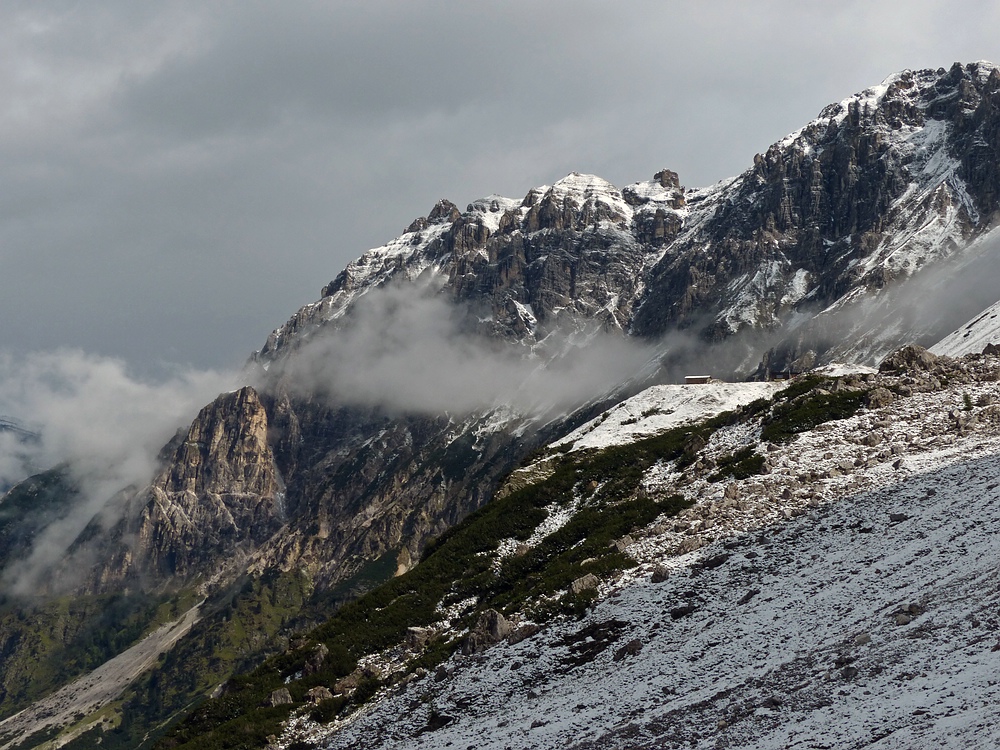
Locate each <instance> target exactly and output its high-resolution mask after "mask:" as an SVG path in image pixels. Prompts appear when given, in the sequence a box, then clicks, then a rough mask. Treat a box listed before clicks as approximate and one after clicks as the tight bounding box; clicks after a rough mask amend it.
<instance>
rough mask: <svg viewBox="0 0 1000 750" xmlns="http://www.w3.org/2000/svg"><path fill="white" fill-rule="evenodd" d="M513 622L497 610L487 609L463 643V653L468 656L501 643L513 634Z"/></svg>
mask: <svg viewBox="0 0 1000 750" xmlns="http://www.w3.org/2000/svg"><path fill="white" fill-rule="evenodd" d="M513 630H514V626H513V625H512V624H511V622H510V621H509V620H508V619H507V618H506V617H504V616H503V615H502V614H500V613H499V612H497V611H496V610H495V609H487V610H486V611H485V612H483V613H482V614H481V615H479V620H478V622H476V626H475V627H474V628H473V629H472V630H471V631H469V634H468V635H467V636H466V637H465V641H463V643H462V653H463V654H465V655H466V656H469V655H472V654H477V653H479V652H480V651H485V650H486V649H488V648H489V647H490V646H492V645H494V644H496V643H499V642H500V641H502V640H503V639H504V638H506V637H507V636H509V635H510V634H511V632H513Z"/></svg>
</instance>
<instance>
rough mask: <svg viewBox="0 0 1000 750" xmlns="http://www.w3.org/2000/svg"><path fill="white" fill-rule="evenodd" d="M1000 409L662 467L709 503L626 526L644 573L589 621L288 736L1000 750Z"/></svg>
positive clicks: (958, 396) (353, 740)
mask: <svg viewBox="0 0 1000 750" xmlns="http://www.w3.org/2000/svg"><path fill="white" fill-rule="evenodd" d="M966 395H968V397H969V399H972V400H973V401H974V402H975V403H976V404H984V405H983V406H973V407H972V408H971V409H966V408H965V405H966V403H967V399H966V398H965V396H966ZM991 399H1000V386H998V384H997V383H995V382H982V383H974V384H970V385H963V386H958V387H953V388H951V389H948V390H944V391H939V392H934V393H919V394H916V395H913V396H910V397H908V398H902V399H897V400H896V401H894V402H893V403H891V404H889V405H888V406H885V407H883V408H881V409H878V410H867V409H864V410H862V411H861V412H859V413H858V414H857V415H856V416H854V417H852V418H850V419H847V420H843V421H838V422H829V423H826V424H825V425H821V426H820V427H819V428H817V429H815V430H813V431H812V432H809V433H805V434H803V435H801V436H800V437H799V438H798V439H797V440H795V441H794V442H792V443H789V444H785V445H777V446H771V447H770V449H768V450H767V458H768V463H769V464H770V467H771V470H770V472H769V473H767V474H765V475H761V476H755V477H751V478H749V479H746V480H741V481H739V482H731V483H728V484H727V483H725V482H722V483H711V482H709V481H708V480H707V479H706V478H697V479H695V480H694V481H688V482H685V481H682V480H681V479H680V477H679V475H677V474H675V473H671V472H670V471H669V470H668V469H663V470H661V471H660V473H659V474H658V473H657V472H655V471H654V472H653V473H651V474H650V475H649V476H647V486H648V488H649V489H650V490H652V491H654V492H655V491H663V492H668V491H670V492H673V491H681V492H683V493H684V494H685V495H686V496H687V497H689V498H691V499H695V500H697V501H698V502H697V505H696V506H695V507H693V508H691V509H689V510H687V511H684V512H683V513H682V514H681V515H680V516H679V517H677V518H675V519H668V520H666V521H661V522H660V523H658V524H653V525H652V526H651V527H649V528H648V529H646V530H645V531H643V532H640V533H636V534H633V535H632V536H633V537H634V538H633V540H632V542H631V544H630V546H629V552H630V554H632V555H633V557H635V558H636V559H638V560H640V561H641V563H642V564H641V565H640V566H639V567H638V568H636V569H633V570H632V571H629V572H628V573H626V574H625V575H624V576H623V577H621V578H620V579H618V580H616V581H609V582H605V584H604V586H603V587H602V596H603V598H602V600H601V601H600V603H599V604H598V605H597V606H596V607H595V608H594V609H593V610H592V611H591V612H590V613H589V614H588V615H587V616H586V617H585V618H584V619H583V620H581V621H573V620H563V621H558V622H556V623H554V624H552V625H549V626H548V627H546V628H545V629H543V630H542V631H541V632H540V633H538V634H537V635H536V636H534V637H531V638H528V639H527V640H524V641H522V642H520V643H517V644H515V645H511V644H509V643H501V644H499V645H497V646H495V647H493V648H492V649H489V650H488V651H486V652H484V653H482V654H479V655H477V656H472V657H461V656H456V657H453V658H452V659H451V660H450V661H449V662H447V664H446V667H447V676H446V677H444V678H443V679H435V677H434V676H431V675H429V676H427V677H426V678H423V679H420V680H415V681H413V682H412V683H410V684H409V685H408V686H406V688H405V689H402V690H399V691H398V692H394V693H391V692H390V693H388V694H386V695H385V696H384V697H383V698H382V699H381V700H380V701H378V702H377V703H375V704H373V705H371V706H369V707H368V708H367V709H365V710H364V711H363V712H362V713H360V714H359V715H357V716H356V717H354V718H353V719H352V720H351V721H349V722H348V723H346V724H345V725H342V726H340V727H339V728H338V731H336V733H334V732H332V731H331V730H330V729H329V728H325V729H321V728H319V727H316V726H312V727H310V726H309V725H308V722H305V723H301V722H299V723H297V725H296V727H295V728H294V729H290V730H289V731H288V732H286V735H285V736H284V737H283V738H282V740H281V743H280V744H281V746H286V745H287V744H290V743H291V742H292V741H293V740H294V739H296V738H304V737H310V738H311V739H313V740H315V741H317V742H318V743H319V746H320V747H325V748H345V749H346V748H357V747H364V748H398V749H400V750H401V749H403V748H406V749H407V750H409V749H410V748H463V749H464V748H477V749H478V748H483V749H487V748H497V749H501V748H510V749H511V750H527V749H528V748H537V749H539V750H542V749H547V748H556V747H559V748H574V749H577V750H583V749H584V748H588V749H596V748H602V749H603V748H611V749H615V748H632V749H640V748H643V749H645V748H649V749H650V750H651V749H652V748H746V749H747V750H749V749H750V748H754V749H762V750H768V749H772V748H773V749H774V750H778V749H779V748H802V749H803V750H805V749H806V748H826V749H834V748H836V749H837V750H840V749H842V748H879V749H880V750H887V749H888V748H899V749H900V750H902V749H903V748H906V749H907V750H909V749H911V748H929V747H945V748H982V749H983V750H986V749H987V748H989V749H992V748H996V747H1000V700H997V698H998V695H1000V690H998V681H1000V576H998V563H1000V552H998V547H997V541H996V540H997V539H998V538H1000V418H998V417H1000V409H998V407H996V406H991V405H988V402H989V401H990V400H991ZM745 429H746V428H745V426H743V425H739V426H736V427H734V428H725V429H724V430H721V431H720V432H719V433H717V434H716V435H715V436H713V438H712V440H711V441H710V443H709V446H708V447H707V449H706V450H708V451H709V452H714V453H715V454H721V453H722V452H725V451H729V450H732V449H733V447H734V446H735V445H739V444H741V443H745V442H746V441H747V440H753V439H754V437H753V435H747V434H743V432H745ZM741 430H742V431H743V432H741ZM699 545H703V546H700V548H699ZM684 549H694V551H691V552H687V553H686V554H679V552H681V551H682V550H684ZM657 566H660V567H661V568H663V569H665V571H666V572H667V575H666V580H664V581H662V582H660V583H652V582H651V579H650V573H651V572H653V570H654V568H656V567H657ZM432 716H437V717H439V720H438V721H437V722H436V724H437V725H440V724H441V723H442V721H441V720H440V717H450V720H449V721H447V722H445V726H443V727H440V728H437V729H431V728H430V725H429V719H430V718H431V717H432Z"/></svg>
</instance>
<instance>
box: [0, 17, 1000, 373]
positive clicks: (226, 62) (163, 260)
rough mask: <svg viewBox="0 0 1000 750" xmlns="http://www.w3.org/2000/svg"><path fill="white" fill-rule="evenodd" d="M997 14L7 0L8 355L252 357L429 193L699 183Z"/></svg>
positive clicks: (1, 231) (4, 229)
mask: <svg viewBox="0 0 1000 750" xmlns="http://www.w3.org/2000/svg"><path fill="white" fill-rule="evenodd" d="M963 12H964V13H965V14H967V15H969V16H970V17H971V16H974V17H975V18H976V19H977V22H976V23H975V24H954V28H952V27H951V26H950V25H948V24H940V23H938V22H937V19H939V18H940V17H943V16H945V15H947V17H949V18H954V17H956V14H960V13H963ZM997 21H1000V10H998V9H997V7H995V5H994V4H992V3H965V4H964V6H963V4H961V3H959V4H955V3H949V4H947V5H945V4H944V3H943V2H917V3H910V4H907V7H906V11H905V12H901V11H900V9H899V6H898V4H896V3H890V2H867V3H851V2H848V3H838V4H835V5H832V4H831V5H830V6H817V5H814V4H803V3H793V2H765V3H753V4H750V3H738V2H720V3H713V4H710V5H705V4H701V5H696V4H680V3H661V2H649V1H647V2H632V3H615V4H610V3H604V2H597V1H596V0H592V1H586V0H585V1H583V2H568V1H564V0H552V2H546V3H529V2H524V1H515V2H509V3H497V4H491V5H489V6H485V5H482V4H461V3H445V2H429V1H417V2H408V3H398V2H391V3H390V2H366V3H346V2H345V3H320V2H295V3H264V2H249V3H238V4H228V3H226V4H223V3H193V2H168V3H158V4H141V3H128V2H118V3H115V2H108V3H100V4H84V3H75V2H62V3H59V2H38V3H34V2H33V3H26V2H22V3H11V4H7V5H5V6H4V8H2V9H0V58H2V60H3V65H2V66H0V168H2V169H3V174H4V190H3V192H2V194H0V272H2V277H3V279H4V280H5V281H6V282H7V283H6V284H5V285H4V292H3V294H2V295H0V315H2V319H3V320H4V322H5V326H4V333H3V338H2V339H0V349H3V350H7V351H12V352H15V353H20V354H24V353H26V352H28V351H33V350H34V351H37V350H47V349H52V348H58V347H67V346H68V347H77V348H83V349H84V350H86V351H89V352H94V353H100V354H105V355H111V356H118V357H124V358H125V359H127V360H128V361H129V363H130V364H131V365H132V366H133V367H134V368H136V369H137V370H140V371H146V372H156V371H158V370H159V369H162V368H163V367H164V365H165V364H166V363H176V362H180V363H190V364H194V365H197V366H235V365H238V364H239V362H240V361H241V360H243V359H244V358H245V357H246V356H247V355H248V354H249V353H250V352H251V351H252V350H253V349H255V348H257V347H258V346H259V345H260V344H261V343H262V342H263V341H264V339H265V338H266V336H267V333H268V332H269V331H270V330H271V329H272V328H274V327H275V326H277V325H278V324H280V323H281V322H282V321H283V320H285V319H286V318H287V317H288V316H289V315H290V314H291V313H292V312H294V311H295V309H297V308H298V307H299V306H300V305H301V304H304V303H306V302H309V301H311V300H312V299H313V298H315V296H316V293H317V291H318V289H319V287H320V286H321V285H322V284H323V283H324V282H326V281H328V280H329V279H331V278H333V277H334V276H335V275H336V274H337V273H338V272H339V271H340V270H341V268H343V266H344V265H345V264H346V263H347V262H348V261H350V260H351V259H353V258H355V257H357V256H358V255H359V254H360V253H361V252H363V251H364V250H365V249H367V248H368V247H371V246H374V245H378V244H381V243H382V242H384V241H386V240H388V239H390V238H391V237H393V236H395V235H396V234H398V233H399V232H400V231H401V230H402V228H403V227H405V226H406V225H407V224H408V223H409V222H410V221H411V220H412V219H413V218H414V217H415V216H418V215H420V214H423V213H425V212H426V211H427V210H428V209H429V207H430V206H432V205H433V203H434V202H435V201H436V200H437V199H439V198H442V197H448V198H450V199H451V200H453V201H455V202H457V203H459V205H464V204H465V203H467V202H469V201H471V200H474V199H475V198H478V197H481V196H484V195H488V194H491V193H501V194H505V195H509V196H513V197H519V196H521V195H523V194H524V193H526V192H527V190H528V189H529V188H531V187H532V186H535V185H539V184H546V183H551V182H553V181H554V180H557V179H559V178H560V177H562V176H564V175H565V174H567V173H568V172H570V171H574V170H576V171H583V172H593V173H595V174H599V175H601V176H603V177H605V178H607V179H610V180H611V181H612V182H615V183H617V184H619V185H624V184H627V183H629V182H633V181H636V180H640V179H648V178H649V177H650V175H652V173H653V172H654V171H656V170H657V169H659V168H662V167H665V166H666V167H670V168H672V169H675V170H676V171H678V172H679V173H680V175H681V178H682V180H683V181H684V183H685V184H687V185H689V186H697V185H705V184H710V183H712V182H715V181H716V180H719V179H722V178H724V177H728V176H731V175H733V174H736V173H738V172H740V171H742V170H743V169H744V168H745V167H747V166H748V165H749V164H751V161H752V158H753V154H754V153H755V152H758V151H762V150H764V149H765V148H766V147H767V146H768V145H769V144H770V143H771V142H773V141H775V140H777V139H778V138H780V137H781V136H782V135H784V134H785V133H786V132H789V131H790V130H793V129H795V128H797V127H799V126H800V125H802V124H803V123H804V122H805V121H807V120H808V119H810V118H811V117H813V116H815V114H816V113H817V112H818V111H819V110H820V109H821V108H822V107H823V106H824V105H825V104H827V103H829V102H830V101H836V100H839V99H841V98H843V97H845V96H848V95H849V94H851V93H853V92H854V91H857V90H859V89H862V88H864V87H866V86H868V85H871V84H873V83H877V82H878V81H879V80H881V79H882V78H883V77H884V76H885V75H888V74H889V73H891V72H893V71H895V70H897V69H900V68H904V67H928V66H930V67H936V66H940V65H949V64H950V63H951V62H953V61H954V60H972V59H979V58H990V57H993V58H1000V54H997V52H998V50H997V42H996V40H995V35H994V34H992V32H991V30H992V29H994V28H996V26H997Z"/></svg>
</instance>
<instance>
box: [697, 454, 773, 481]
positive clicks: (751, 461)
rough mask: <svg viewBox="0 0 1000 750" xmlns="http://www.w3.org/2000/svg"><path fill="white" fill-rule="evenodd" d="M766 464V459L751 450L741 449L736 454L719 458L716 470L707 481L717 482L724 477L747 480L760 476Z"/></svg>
mask: <svg viewBox="0 0 1000 750" xmlns="http://www.w3.org/2000/svg"><path fill="white" fill-rule="evenodd" d="M766 462H767V459H765V458H764V456H762V455H761V454H759V453H757V451H756V450H754V449H753V448H743V449H742V450H738V451H736V453H733V454H730V455H725V456H721V457H720V458H719V460H718V462H717V464H716V468H717V469H718V470H717V471H716V472H715V473H714V474H712V475H711V476H710V477H709V478H708V481H710V482H718V481H720V480H722V479H725V478H726V477H733V478H734V479H747V478H749V477H752V476H756V475H758V474H762V473H763V472H764V464H765V463H766Z"/></svg>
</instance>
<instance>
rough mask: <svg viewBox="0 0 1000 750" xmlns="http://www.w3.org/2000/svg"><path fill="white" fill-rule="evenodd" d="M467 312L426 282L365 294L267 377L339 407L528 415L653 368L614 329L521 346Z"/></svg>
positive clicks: (572, 402) (638, 347)
mask: <svg viewBox="0 0 1000 750" xmlns="http://www.w3.org/2000/svg"><path fill="white" fill-rule="evenodd" d="M470 319H472V320H474V319H475V315H474V313H472V314H470V313H469V311H467V310H465V309H464V308H462V307H461V306H456V305H453V304H451V303H450V302H449V301H448V300H446V299H444V298H442V297H441V296H439V295H434V294H431V293H429V292H428V290H426V289H420V288H418V287H409V286H408V287H393V288H386V289H380V290H376V291H373V292H369V293H368V294H366V295H365V296H364V297H362V298H361V299H360V300H359V301H358V303H357V304H356V306H355V308H354V310H353V311H352V313H351V314H350V316H349V319H347V320H346V321H345V324H344V325H343V326H341V327H339V328H337V329H336V330H330V331H320V332H318V333H317V334H316V336H315V338H314V339H313V340H311V341H309V342H308V343H307V344H306V345H304V346H302V347H301V348H299V349H298V350H297V351H295V353H294V355H293V356H291V357H289V358H288V359H287V360H283V361H282V362H280V363H279V364H278V366H277V368H276V372H273V373H269V377H275V376H279V377H280V378H281V379H282V382H283V384H284V385H285V386H286V387H288V388H290V389H291V390H293V391H294V392H297V393H300V394H309V395H317V396H320V397H323V398H326V399H328V400H330V401H332V402H336V403H340V404H349V405H362V406H381V407H384V408H387V409H391V410H397V411H401V412H407V413H418V414H444V413H448V414H462V413H469V412H473V411H477V410H482V409H489V408H493V407H497V406H501V405H503V406H508V407H510V408H512V409H514V410H515V411H517V412H519V413H521V414H525V415H528V414H537V413H547V412H550V411H554V410H564V409H567V408H571V407H573V406H576V405H579V404H580V403H582V402H585V401H587V400H589V399H592V398H595V397H597V396H599V395H600V394H602V393H604V392H606V391H607V390H609V389H611V388H614V387H615V386H617V385H619V384H620V383H622V382H623V381H625V380H627V379H629V378H630V377H633V376H635V375H636V374H637V373H640V372H642V371H644V370H645V371H649V370H650V368H652V369H653V370H655V369H656V366H657V362H656V351H657V350H656V349H654V348H653V347H651V346H648V345H645V344H642V343H639V342H636V341H633V340H629V339H626V338H625V337H624V336H622V335H620V334H609V333H602V332H600V331H597V330H590V331H575V332H574V333H573V334H572V335H566V336H560V335H558V334H552V335H551V336H549V337H548V338H546V339H545V340H544V341H543V342H541V343H540V344H536V345H535V346H534V347H533V348H531V349H529V348H527V347H525V346H519V345H513V344H509V343H506V342H500V341H497V340H495V339H490V338H487V337H484V336H481V335H477V334H476V333H475V332H473V331H470V330H469V327H470Z"/></svg>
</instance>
